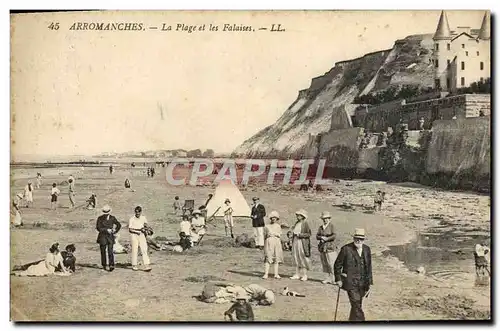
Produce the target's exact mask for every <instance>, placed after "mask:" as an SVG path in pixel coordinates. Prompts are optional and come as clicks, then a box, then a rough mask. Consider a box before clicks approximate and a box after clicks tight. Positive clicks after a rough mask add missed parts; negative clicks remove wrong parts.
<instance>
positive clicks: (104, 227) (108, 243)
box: [95, 205, 122, 271]
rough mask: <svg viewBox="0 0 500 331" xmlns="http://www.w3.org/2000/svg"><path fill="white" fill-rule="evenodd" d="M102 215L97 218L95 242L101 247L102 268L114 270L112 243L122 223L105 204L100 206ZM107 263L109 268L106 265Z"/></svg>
mask: <svg viewBox="0 0 500 331" xmlns="http://www.w3.org/2000/svg"><path fill="white" fill-rule="evenodd" d="M102 212H103V213H104V214H103V215H101V216H99V217H98V218H97V222H96V226H95V227H96V230H97V231H98V232H99V234H98V235H97V243H98V244H99V248H100V249H101V265H102V268H103V269H104V270H108V271H113V270H115V256H114V254H113V245H114V243H115V234H116V233H117V232H118V231H120V228H121V227H122V225H121V224H120V222H118V220H117V219H116V217H114V216H113V215H111V214H110V213H111V208H110V207H109V206H108V205H105V206H104V207H103V208H102ZM106 250H107V255H108V261H107V262H108V263H107V262H106ZM108 265H109V269H108V268H107V266H108Z"/></svg>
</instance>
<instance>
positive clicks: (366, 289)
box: [333, 229, 373, 321]
mask: <svg viewBox="0 0 500 331" xmlns="http://www.w3.org/2000/svg"><path fill="white" fill-rule="evenodd" d="M364 240H365V230H364V229H356V230H355V231H354V235H353V242H351V243H349V244H347V245H344V246H343V247H342V248H341V249H340V252H339V255H338V257H337V260H335V264H334V267H333V270H334V274H335V282H336V284H337V285H338V286H339V288H342V289H343V290H345V291H346V292H347V295H348V296H349V301H350V303H351V312H350V314H349V321H364V320H365V314H364V312H363V306H362V304H363V298H366V297H368V295H369V294H370V287H371V286H372V285H373V277H372V258H371V251H370V247H368V246H367V245H365V244H364ZM339 292H340V291H339ZM339 294H340V293H339ZM337 306H338V298H337Z"/></svg>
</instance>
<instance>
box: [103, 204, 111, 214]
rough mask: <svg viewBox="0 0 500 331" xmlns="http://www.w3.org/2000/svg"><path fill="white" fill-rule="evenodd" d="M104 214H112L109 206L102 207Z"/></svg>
mask: <svg viewBox="0 0 500 331" xmlns="http://www.w3.org/2000/svg"><path fill="white" fill-rule="evenodd" d="M102 212H103V213H104V214H109V213H111V207H110V206H109V205H105V206H104V207H102Z"/></svg>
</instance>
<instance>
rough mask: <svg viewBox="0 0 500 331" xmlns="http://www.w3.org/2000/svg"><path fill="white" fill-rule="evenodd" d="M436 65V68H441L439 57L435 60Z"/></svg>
mask: <svg viewBox="0 0 500 331" xmlns="http://www.w3.org/2000/svg"><path fill="white" fill-rule="evenodd" d="M434 65H435V66H436V68H439V61H438V60H437V59H436V60H434Z"/></svg>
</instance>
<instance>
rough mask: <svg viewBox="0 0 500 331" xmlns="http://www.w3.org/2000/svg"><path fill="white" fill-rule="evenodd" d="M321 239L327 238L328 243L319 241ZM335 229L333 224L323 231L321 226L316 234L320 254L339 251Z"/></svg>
mask: <svg viewBox="0 0 500 331" xmlns="http://www.w3.org/2000/svg"><path fill="white" fill-rule="evenodd" d="M320 237H326V241H323V242H321V241H319V238H320ZM335 237H336V235H335V229H334V228H333V224H332V223H331V222H330V223H329V224H328V225H327V226H326V228H324V229H323V226H322V225H321V226H320V227H319V229H318V233H317V234H316V239H318V250H319V252H320V253H326V252H335V251H336V250H337V245H335Z"/></svg>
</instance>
